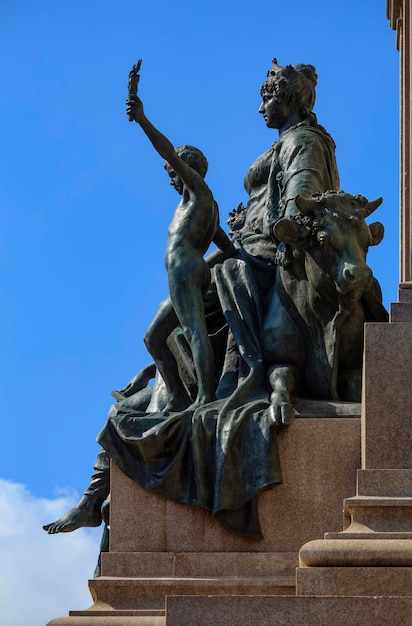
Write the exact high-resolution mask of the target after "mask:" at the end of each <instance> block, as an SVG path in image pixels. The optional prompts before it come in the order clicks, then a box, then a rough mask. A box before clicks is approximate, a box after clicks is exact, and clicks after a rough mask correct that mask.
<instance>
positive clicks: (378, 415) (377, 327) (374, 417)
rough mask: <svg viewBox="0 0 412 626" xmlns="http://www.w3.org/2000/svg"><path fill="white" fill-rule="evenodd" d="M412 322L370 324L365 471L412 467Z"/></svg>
mask: <svg viewBox="0 0 412 626" xmlns="http://www.w3.org/2000/svg"><path fill="white" fill-rule="evenodd" d="M411 346H412V324H411V323H408V322H398V323H396V324H384V323H374V324H372V323H368V324H366V325H365V358H364V381H363V400H364V401H363V403H362V468H363V469H411V468H412V428H411V427H410V424H411V420H412V384H411V382H412V380H411V378H412V350H411Z"/></svg>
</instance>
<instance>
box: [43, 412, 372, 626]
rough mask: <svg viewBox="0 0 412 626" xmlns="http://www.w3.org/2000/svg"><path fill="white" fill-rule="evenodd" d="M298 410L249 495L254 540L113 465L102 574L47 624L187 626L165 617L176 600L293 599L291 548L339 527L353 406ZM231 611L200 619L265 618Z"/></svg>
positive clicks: (354, 428) (355, 434)
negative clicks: (277, 474) (256, 525)
mask: <svg viewBox="0 0 412 626" xmlns="http://www.w3.org/2000/svg"><path fill="white" fill-rule="evenodd" d="M298 414H299V417H297V419H295V421H294V422H293V423H292V424H291V426H289V427H288V428H287V429H284V430H282V431H281V432H280V433H279V437H278V446H279V454H280V460H281V466H282V473H283V483H282V484H281V485H279V486H276V487H275V488H274V489H272V490H270V491H266V492H263V493H261V494H260V495H259V496H258V506H259V517H260V522H261V527H262V533H263V535H264V539H262V540H256V539H249V538H245V537H241V536H239V535H235V534H233V533H231V532H230V531H228V530H226V529H225V528H223V527H222V526H220V525H219V524H218V523H217V522H216V521H215V520H214V519H213V517H212V515H211V514H210V512H208V511H206V510H203V509H199V508H195V507H189V506H185V505H180V504H176V503H174V502H171V501H168V500H165V499H164V498H162V497H160V496H157V495H156V494H153V493H151V492H148V491H146V490H144V489H142V488H141V487H140V486H139V485H138V484H136V483H135V482H134V481H132V480H130V479H129V478H127V477H126V476H125V475H124V474H123V473H122V472H121V471H120V470H119V469H118V468H117V467H116V466H115V465H114V466H113V467H112V477H111V480H112V484H111V498H112V501H111V519H110V522H111V528H110V551H109V552H107V553H103V554H102V570H101V571H102V576H100V577H99V578H96V579H92V580H90V581H89V588H90V591H91V594H92V597H93V601H94V604H93V606H91V607H90V608H89V609H86V610H81V611H77V610H76V611H71V612H70V616H69V617H65V618H57V619H54V620H52V621H51V622H49V626H64V625H66V624H67V625H68V626H86V625H88V624H93V626H103V625H104V624H113V626H114V625H119V626H122V625H125V626H126V625H127V624H130V625H132V624H133V625H135V626H160V625H162V626H165V624H166V623H167V624H169V623H170V624H173V625H174V626H176V625H178V624H184V623H189V622H187V621H179V620H180V618H176V619H175V618H173V617H170V618H169V614H168V611H169V601H170V602H171V601H172V600H174V598H176V597H178V598H180V599H181V600H182V601H185V602H186V601H190V600H191V601H193V596H196V598H197V599H199V600H202V601H203V600H204V601H207V600H208V598H210V596H213V597H214V598H217V602H218V603H220V602H232V609H233V611H235V613H236V611H237V608H236V607H237V606H238V605H237V602H238V601H240V602H241V604H242V606H243V605H244V604H245V605H248V603H249V601H250V600H251V599H253V598H254V599H257V597H259V598H261V601H262V602H263V605H265V604H266V602H267V601H268V599H267V598H266V596H268V595H270V596H274V597H278V596H294V594H295V593H296V583H295V571H296V567H297V566H298V554H299V549H300V547H301V546H302V544H303V543H305V542H307V541H310V540H312V539H314V538H322V537H323V536H324V533H325V532H326V531H332V532H339V531H340V530H341V529H342V512H341V511H342V501H343V499H344V498H345V497H347V496H349V495H351V494H353V493H354V492H355V488H356V471H357V469H358V468H359V467H360V405H359V404H351V403H332V402H309V401H308V402H300V403H299V405H298ZM319 415H320V416H321V417H318V416H319ZM279 599H280V598H279ZM263 605H262V606H263ZM170 606H172V607H173V606H177V605H174V604H172V605H170ZM199 606H200V605H199ZM170 610H173V611H174V610H177V609H172V608H171V609H170ZM178 610H179V611H180V609H178ZM239 610H240V611H243V609H239ZM235 613H233V616H234V617H233V619H232V621H227V622H223V621H220V622H219V621H215V620H212V621H209V622H207V623H208V624H210V623H216V624H218V623H222V624H229V623H237V624H243V623H245V624H246V623H248V624H250V623H253V622H256V623H259V625H260V624H264V623H265V622H264V621H261V620H260V618H259V619H251V620H249V622H247V621H242V620H243V619H244V618H243V614H242V615H239V614H236V615H235ZM246 614H248V613H247V612H246V613H245V615H246ZM259 614H260V610H259ZM171 615H172V614H171ZM187 615H190V616H191V617H190V623H191V624H194V623H196V624H199V625H200V624H201V623H203V622H200V621H199V622H198V621H197V618H196V619H194V618H193V619H192V613H190V612H189V613H187V614H186V617H187ZM222 615H223V614H222ZM170 620H171V621H170ZM239 620H241V621H239ZM205 623H206V622H205ZM282 623H283V622H282ZM285 623H286V622H285Z"/></svg>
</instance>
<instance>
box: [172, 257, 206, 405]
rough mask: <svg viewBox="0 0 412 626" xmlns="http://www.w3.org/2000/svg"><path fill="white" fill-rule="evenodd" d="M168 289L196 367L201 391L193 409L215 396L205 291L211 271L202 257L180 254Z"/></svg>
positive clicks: (173, 266) (173, 265)
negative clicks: (205, 308)
mask: <svg viewBox="0 0 412 626" xmlns="http://www.w3.org/2000/svg"><path fill="white" fill-rule="evenodd" d="M168 277H169V291H170V298H171V301H172V303H173V308H174V310H175V312H176V315H177V317H178V319H179V322H180V325H181V327H182V330H183V332H184V334H185V337H186V339H187V341H188V343H189V345H190V348H191V351H192V356H193V362H194V366H195V370H196V376H197V382H198V392H197V397H196V400H195V402H194V403H193V404H192V405H191V406H192V408H195V407H197V406H200V405H202V404H207V403H208V402H212V401H213V400H214V399H215V380H214V369H215V363H214V354H213V349H212V346H211V343H210V341H209V337H208V334H207V326H206V319H205V310H204V304H203V293H205V292H206V290H207V288H208V286H209V283H210V270H209V267H208V265H207V264H206V263H205V262H204V260H203V258H201V257H194V256H193V255H190V256H189V255H185V254H184V253H183V252H182V253H181V254H179V262H178V263H176V264H169V266H168Z"/></svg>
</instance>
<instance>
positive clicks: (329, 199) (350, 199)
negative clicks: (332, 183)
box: [295, 191, 382, 217]
mask: <svg viewBox="0 0 412 626" xmlns="http://www.w3.org/2000/svg"><path fill="white" fill-rule="evenodd" d="M295 203H296V206H297V208H298V209H299V211H300V212H301V213H303V214H304V215H314V214H316V212H317V211H319V209H321V208H323V207H326V206H327V207H328V209H330V210H332V211H333V210H336V211H337V212H338V213H344V214H348V213H349V214H350V212H351V211H352V210H353V212H355V211H356V209H363V211H364V217H368V216H369V215H371V214H372V213H373V212H374V211H375V210H376V209H377V208H378V207H379V206H380V205H381V204H382V198H376V199H375V200H371V201H370V202H369V201H368V200H367V199H366V198H364V197H363V196H359V195H358V196H352V195H350V194H347V193H345V192H344V191H326V192H325V193H322V194H313V195H312V196H311V197H310V198H305V197H304V196H301V195H300V194H298V195H297V196H296V198H295ZM352 207H353V209H352Z"/></svg>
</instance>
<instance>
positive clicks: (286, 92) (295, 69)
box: [260, 59, 317, 118]
mask: <svg viewBox="0 0 412 626" xmlns="http://www.w3.org/2000/svg"><path fill="white" fill-rule="evenodd" d="M316 83H317V74H316V70H315V68H314V67H313V65H303V64H299V65H286V66H285V67H281V66H280V65H278V63H277V60H276V59H273V60H272V67H271V69H270V70H269V71H268V74H267V79H266V81H265V82H264V83H263V85H262V86H261V88H260V94H261V96H262V98H263V97H264V95H265V94H266V95H267V94H273V95H274V96H275V97H276V100H278V102H280V103H286V104H288V105H290V106H291V107H294V108H298V109H299V110H300V114H301V116H302V118H305V117H307V116H308V115H309V113H310V112H311V111H312V109H313V106H314V104H315V98H316V94H315V87H316Z"/></svg>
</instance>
